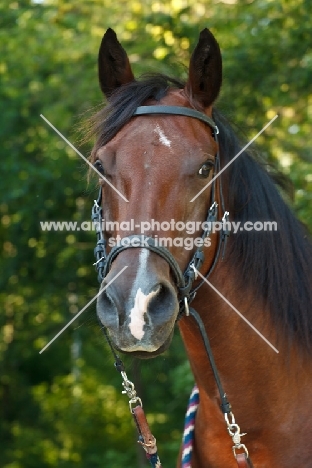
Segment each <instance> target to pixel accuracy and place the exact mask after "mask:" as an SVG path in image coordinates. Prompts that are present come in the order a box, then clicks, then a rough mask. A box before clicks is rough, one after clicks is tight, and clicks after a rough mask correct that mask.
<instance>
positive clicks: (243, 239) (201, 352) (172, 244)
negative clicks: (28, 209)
mask: <svg viewBox="0 0 312 468" xmlns="http://www.w3.org/2000/svg"><path fill="white" fill-rule="evenodd" d="M98 65H99V82H100V87H101V90H102V92H103V93H104V95H105V96H106V98H107V105H106V106H105V107H104V108H103V109H101V110H100V111H99V112H98V113H97V114H96V116H94V118H93V131H94V133H95V134H96V136H97V139H96V143H95V146H94V148H93V150H92V153H91V161H92V163H93V164H94V166H95V168H96V169H97V170H98V171H99V172H100V173H101V174H103V176H104V177H105V180H106V181H109V182H110V184H111V185H112V186H113V187H115V189H116V190H113V189H112V187H111V185H109V184H108V183H107V182H106V181H105V180H102V179H100V196H99V200H98V206H101V209H102V210H103V218H104V219H105V223H106V222H109V223H107V224H105V226H106V225H107V226H109V227H108V228H107V227H105V228H104V230H103V233H102V235H103V239H104V240H103V239H102V241H103V243H104V244H106V246H107V248H108V247H110V251H109V253H108V255H107V256H106V257H105V258H104V259H103V257H101V255H102V254H101V252H100V253H99V257H100V258H99V262H98V269H99V271H100V273H101V274H100V280H101V288H104V287H105V286H106V285H107V284H108V283H109V282H110V281H111V280H112V279H113V278H114V277H115V276H116V274H117V273H118V272H120V271H121V270H122V269H123V268H124V267H125V266H127V268H126V269H125V270H124V271H123V273H122V274H120V275H119V276H118V278H116V279H115V280H114V281H113V282H112V283H111V284H110V285H109V287H107V288H106V289H105V291H104V292H103V293H102V294H101V295H100V296H99V297H98V302H97V315H98V317H99V320H100V322H101V324H102V325H103V326H104V327H105V328H106V329H107V330H108V333H109V336H110V338H111V340H112V343H113V345H114V347H115V348H116V349H117V350H119V351H121V352H123V353H128V354H132V355H134V356H137V357H140V358H150V357H154V356H157V355H159V354H160V353H162V352H164V351H165V350H166V349H167V348H168V347H169V345H170V341H171V338H172V334H173V331H174V328H175V325H176V323H177V324H178V327H179V329H180V331H181V335H182V338H183V341H184V344H185V348H186V352H187V355H188V358H189V360H190V364H191V368H192V372H193V374H194V378H195V382H196V385H197V387H198V391H199V397H200V403H199V407H198V410H197V414H196V419H195V430H194V431H195V432H194V443H193V454H192V461H191V466H192V468H235V467H236V468H237V466H238V465H237V461H236V460H235V458H234V456H233V451H232V446H233V441H232V439H231V437H229V433H228V430H227V427H226V424H225V421H224V415H223V413H222V411H221V409H220V399H219V393H218V387H217V384H216V381H215V378H214V374H213V371H212V368H211V365H210V362H209V359H208V358H207V352H206V348H205V346H204V341H203V335H202V333H201V331H200V328H199V326H198V323H197V322H198V321H197V322H196V321H195V319H194V315H192V314H190V313H189V312H190V304H191V306H192V308H193V310H196V311H197V314H198V316H199V317H200V319H201V321H202V323H203V325H204V333H206V334H207V336H208V337H209V340H210V346H211V349H212V351H213V354H214V359H215V362H216V365H217V367H218V371H219V376H220V379H221V381H222V384H223V386H224V388H225V390H226V394H227V396H228V398H229V400H230V402H231V405H232V409H233V412H234V413H235V418H236V421H237V423H238V424H239V426H240V427H241V430H242V431H243V432H244V433H246V435H244V437H243V439H242V442H243V444H244V446H246V447H248V451H249V456H250V459H251V461H252V463H253V466H254V468H294V467H296V468H308V467H312V439H311V433H312V416H311V414H312V391H311V388H312V359H311V355H312V313H311V304H312V293H311V265H312V247H311V241H310V239H309V237H308V235H307V234H306V232H305V228H304V227H303V225H302V224H301V223H300V222H299V221H298V220H297V219H296V218H295V216H294V215H293V214H292V211H291V209H290V208H289V207H288V205H287V203H286V202H285V200H284V198H285V197H283V196H282V195H281V194H280V190H279V189H278V187H277V185H276V183H275V180H274V174H271V172H270V170H269V169H268V168H267V167H266V165H265V164H264V163H263V162H262V161H261V160H260V159H259V157H257V156H256V155H255V154H253V153H251V152H248V151H247V150H244V151H243V152H242V154H241V155H240V156H239V157H237V158H236V160H235V161H233V163H232V164H230V165H229V166H228V167H227V169H226V170H224V171H222V168H224V167H225V166H226V165H227V164H229V163H230V162H231V161H232V160H233V158H234V157H235V155H237V154H238V153H239V152H240V151H241V149H242V144H241V143H240V141H239V139H238V137H237V136H236V135H235V133H234V131H233V130H232V129H231V127H230V125H229V124H228V122H227V121H226V119H225V118H224V117H223V116H222V115H221V113H220V112H218V110H217V109H216V108H215V107H214V102H215V101H216V99H217V97H218V94H219V91H220V88H221V81H222V59H221V53H220V48H219V45H218V43H217V41H216V39H215V38H214V36H213V35H212V33H211V32H210V31H209V30H208V29H204V30H203V31H202V32H201V34H200V36H199V40H198V43H197V45H196V47H195V49H194V51H193V53H192V56H191V59H190V64H189V70H188V78H187V81H186V83H183V82H181V81H180V80H179V79H174V78H169V77H167V76H164V75H162V74H152V75H145V76H143V77H141V78H140V79H139V80H136V79H135V77H134V74H133V72H132V69H131V65H130V62H129V59H128V56H127V54H126V52H125V50H124V49H123V48H122V46H121V44H120V43H119V42H118V39H117V36H116V34H115V32H114V31H113V30H112V29H109V30H107V32H106V33H105V35H104V37H103V39H102V43H101V46H100V50H99V62H98ZM221 172H222V174H221ZM116 191H118V192H117V193H116ZM121 195H122V196H121ZM191 200H192V201H191ZM228 213H229V214H228ZM207 214H208V217H207ZM267 220H269V221H274V222H275V223H276V226H277V230H275V231H273V230H272V231H260V230H256V229H253V230H246V229H244V228H242V226H245V225H246V224H245V223H250V222H252V223H256V222H258V223H259V222H262V223H263V224H264V222H265V221H267ZM205 221H213V222H214V221H215V222H216V223H215V224H217V222H219V223H221V224H222V226H223V224H227V225H228V222H236V223H240V226H241V227H240V228H239V229H238V230H237V232H236V233H235V234H234V233H233V232H231V233H230V236H229V237H228V234H229V232H226V229H225V230H223V231H221V232H218V231H217V230H215V231H214V230H211V229H210V230H208V231H207V228H206V227H205V228H204V231H203V227H202V223H204V222H205ZM190 222H191V223H192V224H187V223H190ZM213 222H212V223H211V225H214V224H213ZM225 222H226V223H225ZM142 226H143V227H144V229H143V228H142ZM183 226H186V227H187V226H188V227H189V230H188V231H187V229H186V230H182V228H181V227H183ZM191 226H193V227H194V229H193V230H192V232H191V234H190V230H191V229H190V228H191ZM246 226H247V225H246ZM248 226H250V224H248ZM254 226H256V224H254ZM258 226H259V224H258ZM164 231H165V233H164ZM164 234H165V238H166V242H167V244H166V245H165V246H158V244H157V242H156V241H157V240H159V239H160V238H164ZM140 236H141V240H140ZM117 239H119V241H118V242H117ZM190 239H191V243H192V242H193V244H190ZM198 239H200V241H198ZM227 239H228V241H227V242H226V240H227ZM123 241H126V242H123ZM114 242H115V244H114ZM135 242H136V243H135ZM190 245H191V246H190ZM225 246H226V247H225ZM102 247H103V245H102ZM195 266H196V268H195ZM199 274H200V275H199ZM208 277H209V280H208ZM202 278H205V280H203V279H202ZM212 286H213V287H212ZM217 292H219V294H218V293H217ZM195 293H196V294H195ZM224 299H226V300H227V301H228V302H229V303H230V304H232V305H233V306H234V307H235V308H236V310H239V311H240V312H241V314H242V315H243V316H244V317H245V318H246V319H247V320H248V321H249V322H250V323H252V325H253V326H254V327H255V329H257V330H258V331H259V334H261V335H262V336H263V337H265V338H266V339H267V340H269V341H270V343H271V344H272V345H273V346H274V347H275V348H276V349H277V350H278V351H279V352H278V353H276V352H274V350H272V348H271V347H270V346H268V344H267V343H266V342H265V341H264V340H262V339H261V337H260V336H259V334H256V333H255V332H254V330H252V329H251V328H250V327H249V326H248V324H247V323H246V322H244V321H243V320H242V319H241V317H239V316H238V315H237V314H236V313H235V312H234V311H233V310H232V308H231V307H229V304H228V302H226V301H225V300H224ZM180 458H181V455H180ZM177 466H181V459H179V461H178V465H177ZM241 466H251V465H247V464H246V465H241Z"/></svg>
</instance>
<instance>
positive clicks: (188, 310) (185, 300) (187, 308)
mask: <svg viewBox="0 0 312 468" xmlns="http://www.w3.org/2000/svg"><path fill="white" fill-rule="evenodd" d="M184 308H185V315H186V317H188V316H189V315H190V309H189V305H188V302H187V297H185V298H184Z"/></svg>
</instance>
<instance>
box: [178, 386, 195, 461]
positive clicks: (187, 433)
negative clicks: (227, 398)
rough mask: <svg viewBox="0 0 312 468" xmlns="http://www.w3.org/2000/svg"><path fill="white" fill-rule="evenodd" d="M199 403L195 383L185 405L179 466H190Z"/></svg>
mask: <svg viewBox="0 0 312 468" xmlns="http://www.w3.org/2000/svg"><path fill="white" fill-rule="evenodd" d="M198 405H199V391H198V388H197V386H196V385H195V386H194V388H193V390H192V393H191V396H190V399H189V403H188V407H187V411H186V415H185V422H184V432H183V442H182V461H181V468H191V459H192V451H193V441H194V428H195V416H196V411H197V408H198Z"/></svg>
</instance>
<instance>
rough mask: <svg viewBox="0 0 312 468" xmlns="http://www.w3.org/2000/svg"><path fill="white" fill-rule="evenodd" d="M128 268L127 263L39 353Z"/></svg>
mask: <svg viewBox="0 0 312 468" xmlns="http://www.w3.org/2000/svg"><path fill="white" fill-rule="evenodd" d="M126 268H128V266H127V265H126V266H125V267H123V269H122V270H120V272H119V273H117V275H115V276H114V278H113V279H111V280H110V282H109V283H107V285H106V286H105V288H103V289H101V291H100V292H98V293H97V294H96V296H94V297H93V299H91V301H89V302H88V304H86V305H85V306H84V307H83V309H81V311H80V312H78V313H77V314H76V315H75V317H74V318H72V319H71V320H70V321H69V322H68V324H67V325H65V327H63V328H62V330H61V331H59V332H58V333H57V334H56V335H55V337H54V338H53V339H52V340H51V341H49V343H48V344H46V345H45V347H44V348H42V350H41V351H39V354H41V353H43V351H45V350H46V349H47V347H48V346H50V344H51V343H53V341H55V340H56V338H58V337H59V336H60V334H61V333H63V331H64V330H66V328H68V327H69V325H71V324H72V323H73V322H74V321H75V320H76V318H78V317H79V315H81V314H82V312H84V311H85V310H86V309H87V307H89V305H90V304H92V302H94V301H95V299H97V298H98V297H99V295H100V294H102V292H103V291H105V289H106V288H108V286H109V285H110V284H112V283H113V282H114V281H115V279H117V278H118V276H119V275H121V273H122V272H123V271H125V269H126Z"/></svg>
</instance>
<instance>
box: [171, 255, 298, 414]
mask: <svg viewBox="0 0 312 468" xmlns="http://www.w3.org/2000/svg"><path fill="white" fill-rule="evenodd" d="M209 281H210V282H211V283H212V284H213V285H214V286H215V288H216V289H217V290H218V291H219V292H220V293H221V294H222V296H224V297H225V298H226V299H227V300H228V301H229V302H230V303H231V304H232V305H233V306H234V307H235V308H236V309H237V310H238V311H239V312H240V313H241V314H242V315H243V316H244V317H245V318H246V319H247V320H249V322H251V323H252V325H253V326H254V327H255V328H256V329H257V330H258V331H259V333H260V334H261V335H263V336H264V337H265V338H266V339H267V340H269V341H270V342H271V343H272V344H273V345H274V346H275V347H278V350H279V353H278V354H277V353H276V352H275V351H274V350H273V349H272V348H271V347H270V346H269V345H268V344H267V343H266V342H265V341H264V340H263V339H262V338H261V337H260V336H259V335H258V334H257V333H256V332H255V331H254V330H253V329H252V328H251V327H250V326H249V325H248V324H247V323H245V322H244V321H243V320H242V318H241V317H240V316H239V315H238V314H237V313H236V312H235V311H234V310H232V309H231V307H230V306H229V305H228V304H227V303H226V302H225V301H224V299H223V298H222V297H220V296H219V295H218V294H217V293H216V292H214V291H213V290H212V289H211V287H210V286H209V285H207V284H204V285H203V286H202V288H201V289H200V290H199V292H198V294H197V296H196V299H195V300H194V302H193V303H192V307H194V308H195V309H196V311H197V312H198V313H199V315H200V316H201V319H202V320H203V322H204V325H205V329H206V333H207V335H208V337H209V340H210V344H211V348H212V351H213V354H214V358H215V361H216V365H217V368H218V371H219V374H220V377H221V380H222V383H223V387H224V390H225V392H226V393H227V394H228V395H229V396H231V398H232V400H233V403H232V401H231V403H232V404H234V403H235V406H236V407H238V408H240V407H244V408H246V406H248V405H250V408H252V407H253V405H254V401H255V400H256V399H257V397H258V396H259V393H262V396H261V398H262V400H263V398H264V397H263V384H264V380H265V381H266V385H267V390H266V394H267V396H268V398H274V400H275V399H276V395H277V394H278V392H279V388H278V385H276V382H277V381H280V382H281V384H282V385H287V384H288V383H289V380H291V379H294V378H295V377H296V375H295V374H296V372H297V371H296V369H298V359H299V358H298V353H297V352H296V350H295V349H293V350H292V351H289V350H287V345H286V340H285V341H283V340H282V339H280V340H277V332H276V331H275V326H274V325H273V324H272V322H271V321H270V318H269V317H270V316H269V313H268V310H266V308H265V307H264V305H263V304H260V303H259V301H256V300H255V297H254V296H253V294H252V292H250V291H249V292H248V291H246V290H243V291H242V290H241V291H237V289H236V286H235V282H234V280H233V279H231V276H230V275H229V274H228V271H227V269H226V267H225V266H223V265H222V262H221V263H220V264H219V266H218V267H217V268H216V270H215V272H214V274H213V275H212V277H211V278H209ZM180 330H181V334H182V338H183V341H184V344H185V347H186V351H187V354H188V356H189V360H190V364H191V368H192V371H193V373H194V376H195V380H196V383H197V385H198V386H199V388H200V390H202V392H204V393H205V395H207V396H208V397H209V398H210V399H211V400H214V401H217V400H219V398H218V392H217V387H216V384H215V380H214V377H213V373H212V370H211V368H210V363H209V359H208V356H207V353H206V350H205V348H204V344H203V340H202V337H201V334H200V332H199V328H198V326H197V324H196V323H195V321H194V319H193V318H192V317H184V318H183V319H182V320H181V321H180ZM281 355H282V358H281ZM271 377H272V378H271ZM270 381H271V382H273V384H272V388H270V383H269V382H270ZM244 388H248V392H246V393H248V397H247V398H246V394H244V392H242V391H241V389H244ZM273 393H274V395H273Z"/></svg>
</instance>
